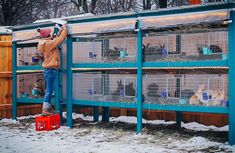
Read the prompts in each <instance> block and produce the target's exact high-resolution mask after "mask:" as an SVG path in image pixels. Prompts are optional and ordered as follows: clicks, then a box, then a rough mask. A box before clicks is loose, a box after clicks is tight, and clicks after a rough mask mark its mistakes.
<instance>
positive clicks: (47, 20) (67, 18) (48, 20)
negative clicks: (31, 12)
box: [33, 13, 94, 23]
mask: <svg viewBox="0 0 235 153" xmlns="http://www.w3.org/2000/svg"><path fill="white" fill-rule="evenodd" d="M91 16H94V14H92V13H86V14H80V15H74V16H67V17H61V18H53V19H42V20H36V21H34V22H33V23H45V22H54V20H65V21H67V20H71V19H79V18H85V17H91Z"/></svg>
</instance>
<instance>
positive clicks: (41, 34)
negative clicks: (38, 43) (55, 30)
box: [40, 28, 51, 38]
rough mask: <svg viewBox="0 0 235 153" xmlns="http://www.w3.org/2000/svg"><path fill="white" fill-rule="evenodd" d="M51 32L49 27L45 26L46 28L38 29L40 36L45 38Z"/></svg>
mask: <svg viewBox="0 0 235 153" xmlns="http://www.w3.org/2000/svg"><path fill="white" fill-rule="evenodd" d="M50 33H51V29H49V28H46V29H40V36H41V37H42V38H47V37H48V36H49V35H50Z"/></svg>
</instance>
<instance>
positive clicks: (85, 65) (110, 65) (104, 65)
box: [73, 63, 137, 68]
mask: <svg viewBox="0 0 235 153" xmlns="http://www.w3.org/2000/svg"><path fill="white" fill-rule="evenodd" d="M136 67H137V64H136V63H79V64H73V68H136Z"/></svg>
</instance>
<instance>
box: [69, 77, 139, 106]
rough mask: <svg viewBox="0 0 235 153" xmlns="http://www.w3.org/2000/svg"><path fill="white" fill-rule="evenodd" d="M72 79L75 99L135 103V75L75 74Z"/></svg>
mask: <svg viewBox="0 0 235 153" xmlns="http://www.w3.org/2000/svg"><path fill="white" fill-rule="evenodd" d="M73 78H74V79H73V84H74V87H73V96H74V98H75V99H79V100H92V101H111V102H112V101H114V102H134V101H135V97H136V75H135V74H96V73H75V74H73ZM76 85H79V86H76Z"/></svg>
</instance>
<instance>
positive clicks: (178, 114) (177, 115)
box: [175, 111, 182, 127]
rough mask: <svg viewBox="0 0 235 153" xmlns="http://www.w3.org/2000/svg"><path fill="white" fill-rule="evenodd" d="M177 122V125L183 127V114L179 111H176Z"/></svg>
mask: <svg viewBox="0 0 235 153" xmlns="http://www.w3.org/2000/svg"><path fill="white" fill-rule="evenodd" d="M175 113H176V124H177V126H179V127H181V121H182V114H181V112H179V111H176V112H175Z"/></svg>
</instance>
